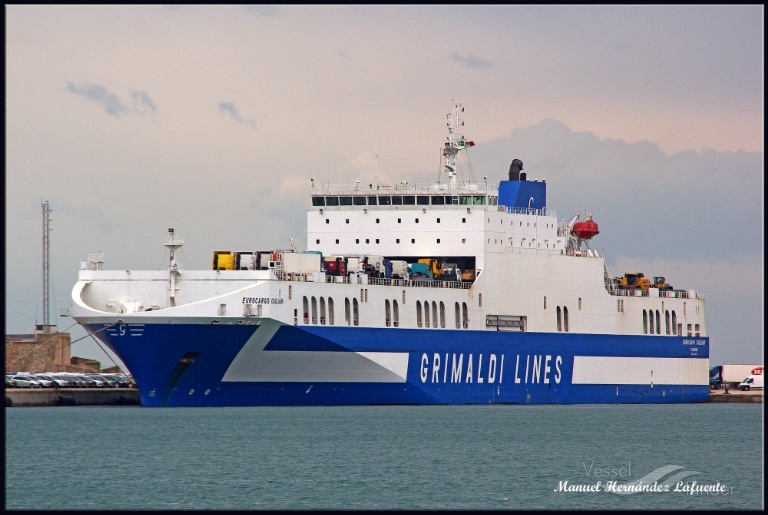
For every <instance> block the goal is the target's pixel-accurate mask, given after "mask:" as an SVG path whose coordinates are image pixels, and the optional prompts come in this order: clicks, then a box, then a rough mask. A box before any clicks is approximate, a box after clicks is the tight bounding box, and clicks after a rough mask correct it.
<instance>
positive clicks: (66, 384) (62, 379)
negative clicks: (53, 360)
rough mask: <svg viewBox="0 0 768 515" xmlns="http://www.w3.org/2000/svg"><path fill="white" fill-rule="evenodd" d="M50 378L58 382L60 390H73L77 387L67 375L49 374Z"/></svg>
mask: <svg viewBox="0 0 768 515" xmlns="http://www.w3.org/2000/svg"><path fill="white" fill-rule="evenodd" d="M48 376H50V378H51V379H53V380H54V381H55V382H56V384H57V385H58V386H59V388H72V387H74V386H75V385H74V383H73V382H72V380H71V379H70V378H69V377H67V376H65V375H61V374H48Z"/></svg>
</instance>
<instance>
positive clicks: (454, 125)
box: [443, 103, 475, 189]
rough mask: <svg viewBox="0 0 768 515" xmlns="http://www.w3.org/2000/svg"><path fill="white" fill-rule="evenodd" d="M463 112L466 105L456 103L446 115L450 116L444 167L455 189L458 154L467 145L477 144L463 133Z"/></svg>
mask: <svg viewBox="0 0 768 515" xmlns="http://www.w3.org/2000/svg"><path fill="white" fill-rule="evenodd" d="M463 112H464V106H462V105H461V104H456V103H454V104H453V111H452V112H450V113H448V114H447V115H446V118H448V122H447V123H446V127H447V128H448V137H447V138H446V140H445V144H444V145H443V168H444V169H445V172H446V173H447V174H448V184H449V186H448V187H449V189H453V188H454V187H455V186H456V154H458V153H459V152H460V151H462V150H465V149H466V148H467V147H472V146H474V145H475V142H474V141H467V139H466V138H465V137H464V134H462V130H461V128H462V127H463V126H464V121H463V120H462V119H461V113H463ZM470 174H471V170H470ZM474 181H475V178H474V177H470V182H474Z"/></svg>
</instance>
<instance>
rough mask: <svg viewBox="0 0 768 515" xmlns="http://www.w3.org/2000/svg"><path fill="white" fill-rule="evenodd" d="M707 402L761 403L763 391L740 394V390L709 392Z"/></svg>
mask: <svg viewBox="0 0 768 515" xmlns="http://www.w3.org/2000/svg"><path fill="white" fill-rule="evenodd" d="M707 402H746V403H750V402H754V403H758V402H759V403H762V402H763V391H762V390H760V391H753V390H750V391H748V392H742V391H741V390H733V389H730V390H728V393H726V392H725V391H724V390H711V391H710V392H709V398H708V399H707Z"/></svg>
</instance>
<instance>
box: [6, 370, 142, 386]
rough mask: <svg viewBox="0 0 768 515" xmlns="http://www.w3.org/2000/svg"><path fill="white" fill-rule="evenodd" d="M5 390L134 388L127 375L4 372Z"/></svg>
mask: <svg viewBox="0 0 768 515" xmlns="http://www.w3.org/2000/svg"><path fill="white" fill-rule="evenodd" d="M5 387H6V388H136V382H135V381H134V380H133V377H132V376H130V375H129V374H75V373H72V372H49V373H43V374H30V373H28V372H6V374H5Z"/></svg>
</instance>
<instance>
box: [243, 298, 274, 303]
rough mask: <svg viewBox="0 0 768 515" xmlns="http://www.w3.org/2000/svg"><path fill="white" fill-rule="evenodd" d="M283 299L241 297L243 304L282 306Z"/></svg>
mask: <svg viewBox="0 0 768 515" xmlns="http://www.w3.org/2000/svg"><path fill="white" fill-rule="evenodd" d="M282 303H283V299H281V298H276V297H271V298H270V297H243V304H282Z"/></svg>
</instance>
